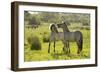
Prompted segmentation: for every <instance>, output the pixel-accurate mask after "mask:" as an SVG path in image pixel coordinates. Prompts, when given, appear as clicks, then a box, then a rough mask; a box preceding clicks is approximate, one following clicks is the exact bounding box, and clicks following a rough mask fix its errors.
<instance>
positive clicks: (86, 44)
mask: <svg viewBox="0 0 100 73" xmlns="http://www.w3.org/2000/svg"><path fill="white" fill-rule="evenodd" d="M72 25H76V23H73V24H72ZM48 27H49V23H48V24H47V23H45V24H44V23H42V25H41V26H39V27H38V28H37V29H27V28H25V39H26V41H28V40H27V38H28V37H33V36H38V39H39V41H40V42H41V50H38V51H37V50H31V44H30V43H28V44H27V43H26V44H27V45H28V46H27V47H25V51H24V53H25V61H27V62H29V61H47V60H72V59H88V58H90V30H87V29H81V27H78V28H80V29H79V31H81V32H82V34H83V50H82V53H81V55H80V56H79V55H77V45H76V43H73V42H72V43H70V50H71V54H70V56H67V55H66V54H65V53H64V52H63V51H62V47H63V44H62V42H61V41H57V42H56V47H55V49H56V52H55V53H54V51H53V50H54V48H53V43H51V47H50V48H51V49H50V54H49V53H48V44H49V43H48V42H43V38H44V36H47V37H48V36H49V34H50V32H48V31H50V30H49V28H48ZM68 27H69V29H70V31H73V30H78V28H75V27H77V26H71V25H70V26H68ZM70 27H71V28H70ZM73 27H74V29H73ZM84 28H86V27H84ZM25 46H26V45H25ZM29 46H30V47H29Z"/></svg>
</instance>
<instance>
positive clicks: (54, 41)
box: [53, 41, 56, 52]
mask: <svg viewBox="0 0 100 73" xmlns="http://www.w3.org/2000/svg"><path fill="white" fill-rule="evenodd" d="M55 44H56V42H55V41H54V46H53V47H54V52H55Z"/></svg>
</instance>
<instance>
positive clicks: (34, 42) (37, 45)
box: [28, 36, 41, 50]
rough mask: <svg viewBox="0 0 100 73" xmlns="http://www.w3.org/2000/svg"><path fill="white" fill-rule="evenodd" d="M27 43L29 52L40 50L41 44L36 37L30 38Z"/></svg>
mask: <svg viewBox="0 0 100 73" xmlns="http://www.w3.org/2000/svg"><path fill="white" fill-rule="evenodd" d="M28 42H29V44H30V46H31V50H41V42H40V40H39V38H38V37H37V36H30V37H29V38H28Z"/></svg>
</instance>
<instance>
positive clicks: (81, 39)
mask: <svg viewBox="0 0 100 73" xmlns="http://www.w3.org/2000/svg"><path fill="white" fill-rule="evenodd" d="M79 42H80V46H79V48H80V52H81V51H82V48H83V35H82V33H81V37H80V40H79Z"/></svg>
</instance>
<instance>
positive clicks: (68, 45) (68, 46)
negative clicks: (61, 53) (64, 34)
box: [67, 42, 70, 54]
mask: <svg viewBox="0 0 100 73" xmlns="http://www.w3.org/2000/svg"><path fill="white" fill-rule="evenodd" d="M67 49H68V53H69V54H70V44H69V42H67Z"/></svg>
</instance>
